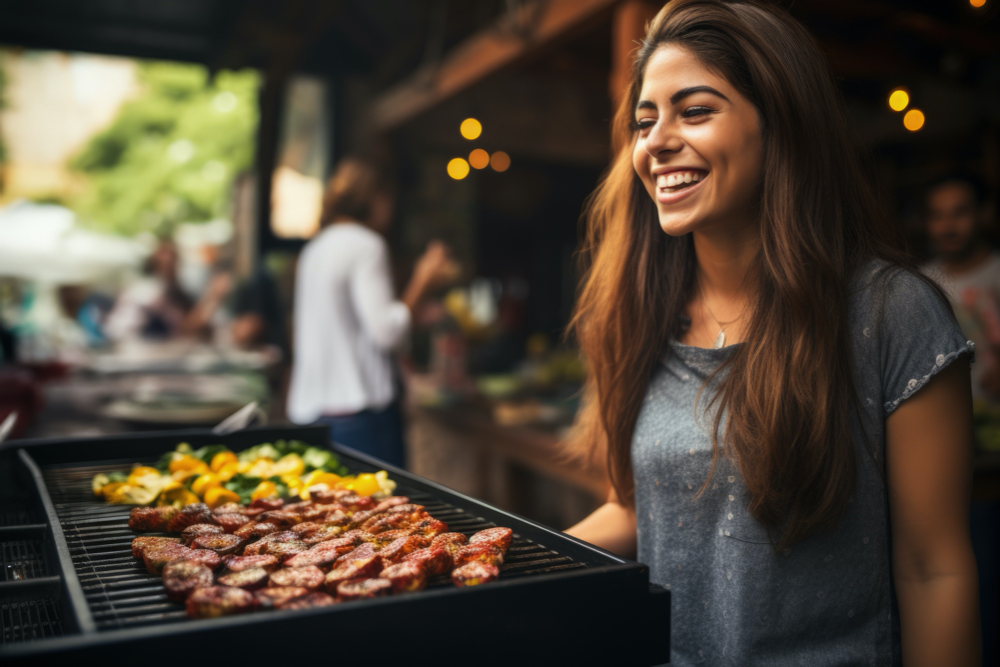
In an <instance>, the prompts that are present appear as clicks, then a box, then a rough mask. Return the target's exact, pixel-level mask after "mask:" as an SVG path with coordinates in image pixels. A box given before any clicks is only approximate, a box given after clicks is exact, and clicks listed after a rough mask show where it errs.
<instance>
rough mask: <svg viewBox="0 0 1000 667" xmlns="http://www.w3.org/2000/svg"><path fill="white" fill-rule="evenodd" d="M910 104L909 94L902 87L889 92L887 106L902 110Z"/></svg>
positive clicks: (894, 109)
mask: <svg viewBox="0 0 1000 667" xmlns="http://www.w3.org/2000/svg"><path fill="white" fill-rule="evenodd" d="M909 104H910V95H909V93H907V92H906V91H905V90H903V89H902V88H897V89H896V90H894V91H892V92H891V93H890V94H889V108H890V109H892V110H893V111H902V110H903V109H905V108H906V107H907V106H909Z"/></svg>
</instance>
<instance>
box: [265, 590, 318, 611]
mask: <svg viewBox="0 0 1000 667" xmlns="http://www.w3.org/2000/svg"><path fill="white" fill-rule="evenodd" d="M308 592H309V589H308V588H305V587H303V586H275V587H273V588H272V587H270V586H269V587H267V588H262V589H260V590H259V591H257V592H256V593H254V597H256V598H257V603H258V604H259V605H260V606H261V607H264V608H265V609H269V608H271V607H279V606H281V605H282V604H283V603H285V602H288V601H289V600H294V599H295V598H300V597H302V596H303V595H305V594H307V593H308Z"/></svg>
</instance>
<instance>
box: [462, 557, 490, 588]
mask: <svg viewBox="0 0 1000 667" xmlns="http://www.w3.org/2000/svg"><path fill="white" fill-rule="evenodd" d="M499 576H500V568H498V567H497V566H496V565H491V564H490V563H484V562H481V561H472V562H471V563H467V564H465V565H463V566H462V567H459V568H455V569H454V570H452V573H451V583H453V584H455V585H456V586H460V587H461V586H478V585H480V584H485V583H488V582H490V581H493V580H494V579H496V578H497V577H499Z"/></svg>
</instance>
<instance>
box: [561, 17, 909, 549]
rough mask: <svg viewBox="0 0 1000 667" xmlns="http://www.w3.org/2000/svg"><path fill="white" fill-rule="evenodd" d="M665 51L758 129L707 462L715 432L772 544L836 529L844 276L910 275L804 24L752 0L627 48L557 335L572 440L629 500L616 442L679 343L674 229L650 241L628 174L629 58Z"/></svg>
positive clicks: (690, 259) (630, 488)
mask: <svg viewBox="0 0 1000 667" xmlns="http://www.w3.org/2000/svg"><path fill="white" fill-rule="evenodd" d="M666 44H672V45H676V46H679V47H682V48H685V49H688V50H689V51H690V52H691V53H693V54H694V55H695V56H696V57H698V58H699V59H700V60H701V61H702V62H703V63H704V64H705V65H706V66H707V67H710V68H712V69H714V70H715V71H717V72H719V73H720V74H721V75H722V76H724V77H725V78H726V79H727V80H728V81H729V82H730V83H731V84H732V85H733V86H734V87H735V88H736V89H737V90H739V91H740V93H741V94H742V95H743V96H745V97H746V98H747V99H748V100H750V102H752V103H753V104H754V106H755V107H756V109H757V111H758V114H759V116H760V119H761V126H762V134H763V143H764V155H763V170H762V181H761V186H760V192H759V196H758V202H759V203H758V210H757V217H758V221H759V233H760V242H761V251H760V253H759V255H758V256H757V258H756V260H755V262H754V264H753V267H752V269H751V272H752V273H751V276H750V279H751V280H752V282H753V284H754V285H755V290H754V294H753V298H754V302H753V304H752V314H751V315H750V317H749V321H748V327H747V330H746V336H745V341H746V342H745V343H744V344H743V345H741V346H740V347H739V349H738V350H737V351H736V352H735V354H733V355H732V356H731V357H730V359H729V361H728V362H727V365H726V367H727V368H728V373H727V374H725V375H724V377H721V380H720V383H719V385H718V388H717V391H716V393H715V394H714V396H713V397H712V398H711V400H712V401H714V403H715V407H716V409H717V412H716V415H717V416H716V421H715V437H714V440H715V442H714V454H713V459H712V468H713V470H714V467H715V462H716V457H717V456H718V452H719V450H720V437H719V432H720V428H724V432H723V433H722V436H721V443H722V445H721V446H722V450H723V451H724V453H725V454H726V455H727V456H729V457H731V458H732V459H733V460H734V461H735V462H736V463H737V465H738V466H739V468H740V471H741V472H742V475H743V477H744V479H745V481H746V484H747V487H748V488H749V491H750V499H751V500H750V505H749V508H748V509H749V511H750V513H751V514H752V515H753V516H754V517H755V518H756V519H758V520H759V521H761V522H762V523H763V524H764V525H765V526H767V527H768V528H769V529H770V531H771V534H772V539H773V540H774V541H775V546H776V548H778V549H783V548H785V547H787V546H788V545H790V544H793V543H795V542H798V541H800V540H802V539H804V538H805V537H808V536H809V535H811V534H813V533H815V532H817V531H819V530H822V529H824V528H827V527H830V526H833V525H835V524H836V523H837V521H838V520H839V519H840V517H841V516H842V514H843V512H844V510H845V508H846V505H847V502H848V500H849V498H850V496H851V494H852V493H853V490H854V485H855V481H856V477H857V466H858V462H857V456H856V454H855V449H854V446H853V443H852V438H851V433H850V431H849V422H848V419H849V414H850V412H851V410H852V409H855V408H856V407H857V397H856V394H855V391H854V385H853V377H852V370H851V369H852V366H851V351H850V341H849V332H848V315H847V310H848V308H847V299H848V283H849V280H850V278H851V276H852V274H853V272H854V271H855V269H856V268H857V267H859V266H860V265H861V264H862V263H864V262H865V261H868V260H871V259H884V260H888V262H890V263H891V264H892V265H895V266H900V265H902V266H906V267H908V268H912V263H911V262H910V261H909V260H908V258H907V256H906V255H905V254H904V253H903V252H902V250H901V248H902V246H903V244H902V242H901V241H902V240H901V237H900V236H899V234H898V233H897V232H896V231H895V229H894V227H893V226H892V225H891V224H890V223H889V221H888V219H887V218H886V217H885V216H884V215H883V214H882V213H881V211H880V207H879V205H878V203H877V200H876V197H875V196H874V193H873V191H872V189H871V187H870V185H869V180H868V178H867V174H866V173H865V172H864V170H863V169H862V167H861V162H860V160H859V155H858V153H857V152H855V149H854V146H855V145H856V142H855V141H854V140H853V139H854V137H853V136H852V134H851V132H850V129H849V125H848V122H847V119H846V112H845V109H844V105H843V102H842V100H841V98H840V95H839V93H838V91H837V89H836V87H835V85H834V83H833V80H832V77H831V75H830V72H829V69H828V66H827V63H826V61H825V59H824V57H823V56H822V54H821V53H820V50H819V48H818V47H817V45H816V43H815V42H814V40H813V38H812V37H811V36H810V35H809V33H808V32H807V31H806V30H805V28H803V27H802V26H801V25H800V24H799V23H797V22H796V21H795V20H794V19H792V18H791V17H790V16H788V15H787V14H786V13H785V12H784V11H783V10H781V9H780V8H778V7H776V6H773V5H770V4H767V3H765V2H762V1H759V0H674V1H673V2H670V3H669V4H667V5H666V6H665V7H664V8H663V9H662V10H661V11H660V12H659V14H657V15H656V17H655V18H654V19H653V21H652V23H651V24H650V25H649V27H648V31H647V36H646V39H645V41H644V42H643V43H642V45H641V47H640V48H639V49H638V50H637V52H636V56H635V63H634V69H633V72H632V78H631V83H630V86H629V89H628V93H627V95H625V96H624V97H623V100H622V103H621V105H620V107H619V109H618V111H617V114H616V116H615V119H614V127H613V146H614V149H615V152H616V157H615V159H614V162H613V163H612V165H611V167H610V169H609V171H608V172H607V174H606V175H605V177H604V179H603V181H602V182H601V184H600V185H599V186H598V188H597V190H596V191H595V192H594V194H593V195H592V196H591V198H590V200H589V201H588V204H587V208H586V210H585V218H586V222H587V236H586V241H585V243H584V246H583V256H584V257H585V259H586V261H587V262H588V264H589V267H588V268H587V272H586V274H585V277H584V282H583V285H582V289H581V291H580V295H579V298H578V302H577V307H576V312H575V314H574V317H573V321H572V324H571V327H572V330H573V331H575V333H576V335H577V337H578V339H579V341H580V345H581V348H582V350H583V352H584V354H585V356H586V358H587V361H588V363H589V367H590V379H589V381H588V382H589V385H588V391H587V400H586V402H585V408H584V413H583V415H582V416H581V421H580V432H581V433H582V436H583V438H582V442H583V444H584V445H586V446H587V447H589V448H590V449H591V450H592V451H595V450H596V451H603V452H606V456H607V463H608V469H609V474H610V477H611V482H612V484H613V486H614V488H615V491H616V492H617V495H618V497H619V499H620V500H621V501H622V502H624V503H626V504H632V503H634V482H633V478H632V460H631V440H632V434H633V431H634V429H635V424H636V420H637V418H638V415H639V411H640V408H641V406H642V400H643V397H644V395H645V392H646V388H647V385H648V383H649V379H650V377H651V373H652V371H653V369H654V368H655V366H656V364H657V362H658V361H659V360H660V359H661V358H662V356H663V354H664V353H666V352H667V351H668V350H669V346H668V342H669V340H670V339H671V338H679V337H680V336H681V335H682V333H683V331H682V326H683V325H682V318H681V316H682V315H683V314H684V313H685V307H686V304H687V303H688V301H689V300H690V299H691V295H692V290H693V288H694V286H695V284H696V283H695V269H696V258H695V253H694V245H693V243H692V239H691V237H690V235H685V236H681V237H671V236H668V235H667V234H665V233H663V232H662V231H661V229H660V227H659V223H658V218H657V212H656V208H655V205H654V203H653V202H652V200H651V199H650V197H649V195H648V194H647V193H646V190H645V188H644V187H643V185H642V183H641V181H640V180H639V178H638V176H637V175H636V174H635V172H634V170H633V167H632V148H633V146H634V142H635V140H636V136H635V133H634V131H633V128H632V122H633V114H634V110H635V105H636V103H637V101H638V97H639V92H640V89H641V87H642V79H643V74H644V71H645V67H646V63H647V62H648V60H649V58H650V57H651V56H652V54H653V53H654V52H655V51H656V49H657V48H659V47H660V46H663V45H666ZM723 415H725V416H726V420H725V424H724V426H723V419H722V416H723ZM711 474H712V472H709V478H710V477H711ZM706 482H707V480H706Z"/></svg>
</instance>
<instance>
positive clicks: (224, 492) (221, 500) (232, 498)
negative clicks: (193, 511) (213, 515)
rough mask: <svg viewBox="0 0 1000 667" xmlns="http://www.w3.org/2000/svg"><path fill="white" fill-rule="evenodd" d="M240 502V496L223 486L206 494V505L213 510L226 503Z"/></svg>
mask: <svg viewBox="0 0 1000 667" xmlns="http://www.w3.org/2000/svg"><path fill="white" fill-rule="evenodd" d="M238 502H240V494H238V493H236V492H235V491H230V490H229V489H226V488H223V487H221V486H213V487H212V488H210V489H209V490H208V491H206V492H205V504H206V505H208V506H209V507H210V508H212V509H215V508H216V507H218V506H220V505H225V504H226V503H238Z"/></svg>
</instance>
